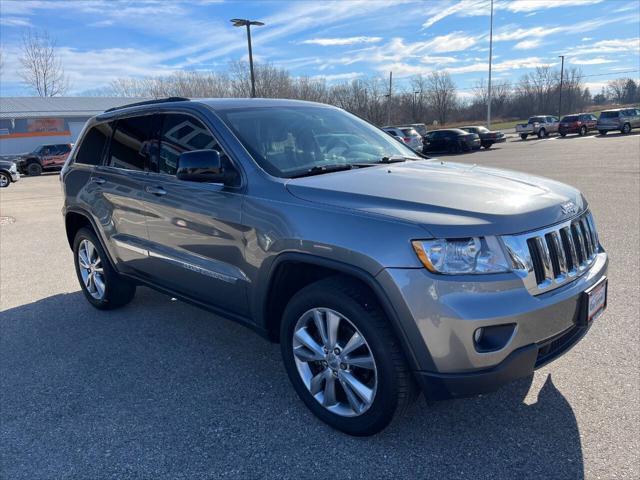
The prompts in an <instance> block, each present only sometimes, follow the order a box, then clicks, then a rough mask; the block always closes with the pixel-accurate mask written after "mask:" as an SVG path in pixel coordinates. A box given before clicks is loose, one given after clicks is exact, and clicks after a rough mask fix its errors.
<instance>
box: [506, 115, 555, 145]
mask: <svg viewBox="0 0 640 480" xmlns="http://www.w3.org/2000/svg"><path fill="white" fill-rule="evenodd" d="M558 125H559V122H558V117H553V116H551V115H537V116H535V117H530V118H529V121H528V122H527V123H519V124H517V125H516V133H517V134H518V135H520V138H521V139H522V140H526V139H527V137H528V136H529V135H537V136H538V138H543V137H546V136H548V135H549V134H550V133H557V132H558Z"/></svg>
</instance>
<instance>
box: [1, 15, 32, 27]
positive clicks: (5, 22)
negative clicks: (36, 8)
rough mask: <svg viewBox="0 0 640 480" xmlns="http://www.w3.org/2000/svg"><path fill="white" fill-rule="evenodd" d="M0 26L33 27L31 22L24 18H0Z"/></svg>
mask: <svg viewBox="0 0 640 480" xmlns="http://www.w3.org/2000/svg"><path fill="white" fill-rule="evenodd" d="M0 25H2V26H4V27H31V26H33V25H32V24H31V21H30V20H29V19H28V18H23V17H5V16H1V17H0Z"/></svg>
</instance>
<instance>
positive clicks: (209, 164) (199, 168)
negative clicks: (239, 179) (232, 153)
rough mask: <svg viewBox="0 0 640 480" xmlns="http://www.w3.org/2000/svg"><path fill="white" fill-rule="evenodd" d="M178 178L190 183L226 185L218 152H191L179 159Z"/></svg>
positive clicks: (185, 153) (183, 154)
mask: <svg viewBox="0 0 640 480" xmlns="http://www.w3.org/2000/svg"><path fill="white" fill-rule="evenodd" d="M176 177H177V178H178V179H179V180H185V181H188V182H212V183H224V182H225V180H226V175H225V171H224V168H223V167H222V160H221V159H220V152H218V151H217V150H191V151H190V152H184V153H182V154H181V155H180V158H179V159H178V170H177V171H176Z"/></svg>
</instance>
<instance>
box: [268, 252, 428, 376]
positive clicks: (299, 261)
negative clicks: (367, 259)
mask: <svg viewBox="0 0 640 480" xmlns="http://www.w3.org/2000/svg"><path fill="white" fill-rule="evenodd" d="M333 275H339V276H342V277H347V278H350V279H352V280H354V281H356V282H358V283H359V284H361V285H362V286H363V287H365V288H366V289H367V290H368V291H369V292H370V293H371V294H372V295H373V296H374V298H375V299H376V300H377V301H378V303H379V304H380V307H381V308H382V309H383V311H384V313H385V314H386V316H387V318H388V319H389V322H390V324H391V327H392V329H393V331H394V333H395V334H396V336H397V338H398V340H399V341H400V346H401V349H402V351H403V352H404V354H405V358H406V360H407V362H408V364H409V366H410V368H411V369H412V370H417V369H418V368H419V367H418V365H419V362H418V360H417V358H416V354H415V353H416V352H414V351H413V349H412V348H411V343H410V342H409V339H408V336H407V332H406V331H405V329H404V328H403V327H402V323H401V321H400V318H399V315H398V312H397V311H396V310H395V308H394V307H393V304H392V302H391V301H390V300H389V298H388V296H387V294H386V293H385V291H384V290H383V288H382V287H381V286H380V285H379V284H378V282H377V281H376V279H375V277H374V276H373V275H371V274H370V273H369V272H367V271H365V270H363V269H361V268H358V267H355V266H353V265H349V264H346V263H342V262H340V261H337V260H331V259H327V258H323V257H318V256H314V255H310V254H305V253H294V252H292V253H282V254H280V255H278V257H276V259H275V260H274V261H273V263H272V264H271V266H270V268H269V272H268V275H267V276H266V278H265V279H264V280H265V281H264V283H263V282H258V283H259V284H262V285H265V287H264V288H263V289H262V291H261V293H260V294H259V295H258V298H259V299H258V305H257V307H258V309H259V310H257V311H258V312H259V319H258V322H259V323H260V324H261V326H262V327H263V328H264V329H265V331H266V332H267V335H268V338H269V339H270V340H271V341H273V342H278V340H279V331H280V322H281V320H282V313H283V312H284V308H285V307H286V305H287V303H288V301H289V299H290V298H291V297H292V296H293V295H295V293H297V292H298V291H300V290H301V289H302V288H304V287H305V286H307V285H309V284H311V283H313V282H315V281H317V280H320V279H322V278H326V277H328V276H333ZM425 350H426V347H425ZM425 353H426V355H427V356H429V354H428V351H427V352H425ZM430 360H431V359H430V356H429V361H430Z"/></svg>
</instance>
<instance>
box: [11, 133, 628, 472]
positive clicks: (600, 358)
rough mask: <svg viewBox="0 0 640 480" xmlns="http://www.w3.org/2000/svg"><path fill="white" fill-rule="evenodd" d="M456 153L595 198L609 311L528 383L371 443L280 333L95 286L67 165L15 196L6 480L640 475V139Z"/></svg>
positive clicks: (401, 424)
mask: <svg viewBox="0 0 640 480" xmlns="http://www.w3.org/2000/svg"><path fill="white" fill-rule="evenodd" d="M454 158H455V160H456V161H458V160H459V161H463V162H471V163H478V164H483V165H492V166H498V167H504V168H510V169H515V170H523V171H526V172H531V173H535V174H541V175H546V176H549V177H552V178H554V179H557V180H560V181H564V182H567V183H570V184H572V185H574V186H576V187H578V188H580V189H581V190H582V191H583V192H584V193H585V195H586V196H587V198H588V199H589V200H590V202H591V206H592V210H593V212H594V214H595V217H596V221H597V224H598V228H599V232H600V237H601V240H602V242H603V244H604V245H605V248H607V250H608V252H609V254H610V257H611V263H610V270H609V278H610V287H609V295H610V297H609V309H608V311H607V313H606V314H605V315H603V316H602V317H600V318H599V319H598V320H597V323H596V324H595V325H594V326H593V328H592V329H591V331H590V333H589V334H588V335H587V336H586V337H585V339H584V340H583V341H582V342H581V343H579V344H578V345H577V346H576V347H575V348H574V349H573V350H572V351H571V352H569V353H568V354H567V355H565V356H564V357H562V358H560V359H559V360H557V361H555V362H553V363H552V364H550V365H549V366H547V367H545V368H543V369H541V370H539V371H537V372H536V373H535V375H534V376H533V377H532V378H530V379H527V380H525V381H520V382H517V383H515V384H512V385H509V386H507V387H505V388H503V389H502V390H501V391H499V392H497V393H495V394H491V395H484V396H481V397H477V398H471V399H465V400H456V401H447V402H440V403H437V404H435V405H431V406H427V405H426V403H425V402H424V401H423V400H422V399H419V400H418V401H417V402H416V404H415V405H414V406H413V407H412V409H411V410H410V411H409V412H408V413H407V415H405V416H404V417H402V418H400V419H398V420H397V421H396V422H394V423H393V424H392V425H391V426H390V427H389V428H388V429H387V430H385V431H384V432H382V433H381V434H379V435H377V436H374V437H371V438H351V437H348V436H346V435H344V434H341V433H339V432H336V431H333V430H331V429H330V428H329V427H327V426H325V425H324V424H322V423H320V422H319V421H317V420H316V419H315V418H314V417H313V416H312V415H311V414H310V413H309V412H308V411H307V409H306V408H305V407H304V405H303V404H302V402H301V401H299V400H298V398H297V397H296V396H295V394H294V392H293V390H292V388H291V387H290V386H289V382H288V379H287V378H286V374H285V372H284V369H283V367H282V364H281V361H280V358H279V349H278V346H277V345H272V344H269V343H268V342H266V341H265V340H263V339H261V338H260V337H258V336H256V335H255V334H253V333H252V332H251V331H249V330H247V329H245V328H243V327H241V326H239V325H236V324H234V323H232V322H229V321H227V320H224V319H220V318H217V317H215V316H214V315H212V314H209V313H207V312H203V311H200V310H198V309H196V308H194V307H191V306H189V305H186V304H183V303H180V302H175V301H171V299H170V298H168V297H166V296H164V295H161V294H159V293H156V292H154V291H151V290H148V289H144V288H141V289H139V290H138V295H137V296H136V298H135V300H134V301H133V302H132V303H131V304H129V305H128V306H126V307H125V308H123V309H121V310H118V311H113V312H99V311H96V310H94V309H93V308H92V307H90V306H89V304H88V303H87V302H86V301H85V299H84V298H83V297H82V294H81V293H80V291H79V287H78V284H77V281H76V278H75V274H74V271H73V265H72V257H71V253H70V250H69V247H68V245H67V240H66V237H65V234H64V228H63V222H62V218H61V216H60V207H61V205H62V198H61V190H60V186H59V183H58V180H57V176H56V175H44V176H42V177H39V178H28V177H25V178H23V179H22V180H21V181H20V182H19V183H17V184H15V185H11V186H10V188H8V189H3V190H2V192H1V193H0V215H1V216H10V217H13V218H15V219H16V221H15V223H11V224H10V223H3V224H2V226H1V229H0V232H1V233H0V311H1V313H0V445H1V447H0V477H2V478H7V479H17V478H24V479H36V478H42V479H62V478H81V479H92V478H118V479H122V478H154V479H158V478H172V479H180V478H243V479H246V478H344V479H347V478H390V477H394V478H412V479H414V478H438V479H441V478H464V477H469V478H478V479H479V478H491V479H496V478H504V479H512V478H553V479H560V478H571V479H580V478H588V479H592V478H594V479H595V478H603V479H614V478H620V479H628V478H639V477H640V463H639V442H640V440H639V439H640V415H639V411H640V398H639V397H640V386H639V367H638V365H639V357H640V356H639V342H638V341H639V333H640V328H638V319H639V318H640V311H639V297H640V295H639V293H640V292H639V286H640V279H639V277H638V272H639V271H640V265H639V253H640V249H639V231H640V222H639V216H640V214H639V209H640V184H639V180H640V175H639V174H640V168H639V162H640V160H639V159H640V136H639V135H637V134H635V135H631V136H626V137H623V136H620V135H608V136H606V137H598V136H588V137H583V138H580V137H567V138H565V139H560V138H558V139H555V138H552V139H545V140H537V139H536V140H529V141H527V142H522V141H519V140H510V141H509V142H507V143H505V144H502V145H500V146H497V147H496V148H494V149H492V150H489V151H481V152H477V153H474V154H466V155H457V156H455V157H453V158H450V159H451V160H453V159H454Z"/></svg>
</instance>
